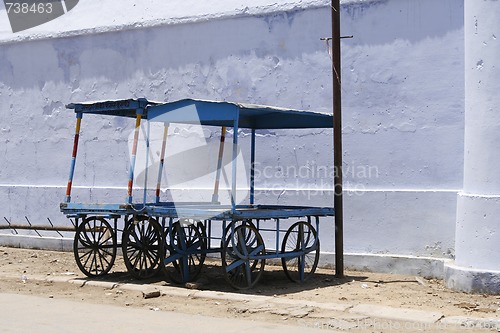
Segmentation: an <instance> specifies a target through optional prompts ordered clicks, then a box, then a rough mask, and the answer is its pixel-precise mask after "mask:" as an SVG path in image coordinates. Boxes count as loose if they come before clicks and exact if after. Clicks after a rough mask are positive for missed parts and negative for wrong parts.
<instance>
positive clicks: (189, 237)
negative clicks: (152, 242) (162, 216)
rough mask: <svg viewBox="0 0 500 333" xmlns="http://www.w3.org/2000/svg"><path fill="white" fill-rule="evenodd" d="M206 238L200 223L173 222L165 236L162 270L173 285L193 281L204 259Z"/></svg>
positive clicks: (199, 271) (203, 227)
mask: <svg viewBox="0 0 500 333" xmlns="http://www.w3.org/2000/svg"><path fill="white" fill-rule="evenodd" d="M206 250H207V237H206V231H205V226H204V225H203V223H201V222H196V221H195V222H189V223H186V222H185V221H184V222H183V221H181V222H175V223H174V224H173V225H172V230H171V234H167V235H166V236H165V260H164V263H163V265H162V269H163V271H164V273H165V275H166V276H167V277H168V278H170V280H172V281H173V282H174V283H185V282H189V281H194V280H196V278H197V277H198V276H199V275H200V273H201V269H202V267H203V263H204V262H205V258H206Z"/></svg>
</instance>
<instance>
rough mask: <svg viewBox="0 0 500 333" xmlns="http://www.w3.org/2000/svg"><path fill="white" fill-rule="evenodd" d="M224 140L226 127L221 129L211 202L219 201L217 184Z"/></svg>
mask: <svg viewBox="0 0 500 333" xmlns="http://www.w3.org/2000/svg"><path fill="white" fill-rule="evenodd" d="M225 140H226V126H223V127H222V131H221V136H220V144H219V157H218V159H217V173H216V175H215V185H214V194H213V195H212V202H214V203H215V202H217V201H219V183H220V173H221V169H222V157H223V156H224V141H225Z"/></svg>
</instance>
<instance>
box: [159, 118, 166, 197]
mask: <svg viewBox="0 0 500 333" xmlns="http://www.w3.org/2000/svg"><path fill="white" fill-rule="evenodd" d="M167 135H168V124H165V127H164V128H163V141H162V144H161V155H160V166H159V168H158V182H157V183H156V203H159V202H160V190H161V176H162V174H163V165H164V164H165V150H166V147H167Z"/></svg>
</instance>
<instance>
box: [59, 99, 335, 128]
mask: <svg viewBox="0 0 500 333" xmlns="http://www.w3.org/2000/svg"><path fill="white" fill-rule="evenodd" d="M66 107H67V108H69V109H74V110H75V112H76V113H82V114H87V113H88V114H101V115H108V116H118V117H134V118H135V117H136V115H137V114H138V113H141V114H142V117H143V118H145V119H148V120H150V121H158V122H167V123H184V124H199V125H209V126H227V127H233V126H234V125H235V124H237V126H238V127H240V128H253V129H287V128H333V116H332V115H331V114H328V113H320V112H312V111H301V110H293V109H287V108H280V107H274V106H266V105H255V104H246V103H235V102H217V101H209V100H199V99H182V100H179V101H175V102H166V103H164V102H153V101H148V100H147V99H144V98H139V99H127V100H110V101H99V102H85V103H72V104H69V105H67V106H66Z"/></svg>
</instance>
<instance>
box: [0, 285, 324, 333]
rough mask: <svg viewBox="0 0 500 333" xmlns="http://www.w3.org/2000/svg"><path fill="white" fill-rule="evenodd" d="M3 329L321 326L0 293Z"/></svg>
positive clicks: (222, 330)
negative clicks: (262, 321)
mask: <svg viewBox="0 0 500 333" xmlns="http://www.w3.org/2000/svg"><path fill="white" fill-rule="evenodd" d="M0 331H1V332H2V333H10V332H15V333H20V332H22V333H29V332H36V333H58V332H71V333H80V332H81V333H89V332H95V333H98V332H106V333H112V332H120V333H127V332H131V333H132V332H133V333H139V332H203V333H212V332H213V333H226V332H227V333H229V332H231V333H236V332H259V333H266V332H287V333H299V332H300V333H308V332H311V333H312V332H319V331H320V330H317V329H313V328H307V327H301V326H288V325H286V326H285V325H276V324H269V323H261V322H255V321H251V320H241V319H232V318H212V317H206V316H201V315H190V314H183V313H175V312H165V311H153V310H146V309H138V308H123V307H116V306H111V305H102V304H92V303H84V302H73V301H68V300H62V299H55V298H48V297H45V298H42V297H37V296H27V295H17V294H5V293H0Z"/></svg>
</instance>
